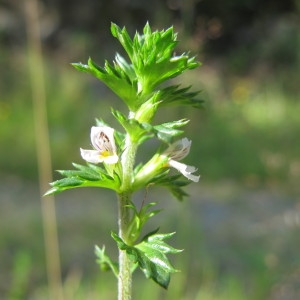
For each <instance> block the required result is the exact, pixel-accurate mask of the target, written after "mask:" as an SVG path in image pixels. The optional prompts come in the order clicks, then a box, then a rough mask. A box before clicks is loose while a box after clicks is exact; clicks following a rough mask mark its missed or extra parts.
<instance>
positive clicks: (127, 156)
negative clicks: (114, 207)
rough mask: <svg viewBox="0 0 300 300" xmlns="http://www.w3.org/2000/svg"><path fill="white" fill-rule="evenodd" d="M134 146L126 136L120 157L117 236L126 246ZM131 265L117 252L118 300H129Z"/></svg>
mask: <svg viewBox="0 0 300 300" xmlns="http://www.w3.org/2000/svg"><path fill="white" fill-rule="evenodd" d="M136 148H137V147H136V145H135V143H133V142H132V140H131V138H130V135H129V134H127V136H126V141H125V150H124V152H123V155H122V160H121V162H122V168H123V176H122V187H121V190H122V192H121V193H120V194H118V201H119V220H118V221H119V222H118V224H119V236H120V238H121V239H122V240H123V241H124V242H125V243H127V244H130V240H129V239H128V227H129V223H130V208H128V205H129V204H130V198H131V194H132V192H131V188H132V175H133V166H134V160H135V154H136ZM131 266H132V263H131V261H130V259H129V257H128V255H127V253H126V252H125V251H122V250H119V276H118V300H130V299H131V286H132V274H131Z"/></svg>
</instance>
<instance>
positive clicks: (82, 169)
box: [45, 163, 120, 196]
mask: <svg viewBox="0 0 300 300" xmlns="http://www.w3.org/2000/svg"><path fill="white" fill-rule="evenodd" d="M73 166H74V167H75V168H76V169H77V170H60V171H58V172H59V173H60V174H61V175H63V176H65V178H63V179H59V180H56V181H54V182H52V183H51V184H50V185H51V186H52V188H51V189H50V190H49V191H47V192H46V193H45V196H47V195H51V194H56V193H60V192H62V191H65V190H68V189H72V188H77V187H102V188H108V189H112V190H115V191H118V190H119V187H120V179H119V176H118V175H117V174H116V173H114V177H111V176H110V175H108V173H107V171H106V170H104V169H103V168H101V167H99V166H96V165H94V164H88V165H87V166H83V165H79V164H75V163H73Z"/></svg>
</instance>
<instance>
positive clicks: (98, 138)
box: [80, 126, 119, 164]
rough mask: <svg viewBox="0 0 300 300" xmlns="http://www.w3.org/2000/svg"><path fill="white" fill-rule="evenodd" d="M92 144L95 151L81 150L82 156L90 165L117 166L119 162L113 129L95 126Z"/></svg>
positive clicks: (92, 133)
mask: <svg viewBox="0 0 300 300" xmlns="http://www.w3.org/2000/svg"><path fill="white" fill-rule="evenodd" d="M91 142H92V145H93V147H94V149H95V150H85V149H81V148H80V153H81V156H82V158H83V159H84V160H86V161H88V162H90V163H94V164H97V163H102V162H103V163H106V164H115V163H117V162H118V160H119V157H118V155H117V150H116V145H115V139H114V129H113V128H111V127H106V126H100V127H96V126H93V127H92V129H91Z"/></svg>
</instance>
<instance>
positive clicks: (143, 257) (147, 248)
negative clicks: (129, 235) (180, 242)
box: [112, 233, 181, 289]
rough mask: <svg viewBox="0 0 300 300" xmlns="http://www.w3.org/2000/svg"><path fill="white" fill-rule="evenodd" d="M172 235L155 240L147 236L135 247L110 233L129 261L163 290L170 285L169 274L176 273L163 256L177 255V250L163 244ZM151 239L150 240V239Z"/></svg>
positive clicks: (165, 235) (160, 236) (158, 237)
mask: <svg viewBox="0 0 300 300" xmlns="http://www.w3.org/2000/svg"><path fill="white" fill-rule="evenodd" d="M172 235H173V233H172V234H164V235H162V234H160V235H158V236H157V237H156V238H155V237H153V235H148V236H147V238H146V239H145V240H143V241H142V242H141V243H140V244H138V245H135V246H129V245H127V244H126V243H124V241H123V240H122V239H121V238H120V237H119V236H118V235H117V234H116V233H112V237H113V239H114V240H115V241H116V242H117V244H118V247H119V248H120V249H121V250H123V251H126V253H127V254H128V255H129V257H130V259H131V260H132V261H133V262H135V263H137V264H138V266H139V267H140V269H141V270H142V271H143V272H144V274H145V276H146V277H147V278H151V279H152V280H154V281H155V282H156V283H158V284H159V285H160V286H162V287H163V288H165V289H167V288H168V285H169V283H170V274H171V273H174V272H177V270H176V269H175V268H174V267H173V266H172V265H171V263H170V261H169V259H168V258H167V256H166V255H165V254H167V253H178V252H180V251H181V250H177V249H175V248H173V247H171V246H169V245H167V244H166V243H165V242H163V240H164V239H166V238H169V237H170V236H172ZM151 236H152V237H153V238H152V239H150V237H151Z"/></svg>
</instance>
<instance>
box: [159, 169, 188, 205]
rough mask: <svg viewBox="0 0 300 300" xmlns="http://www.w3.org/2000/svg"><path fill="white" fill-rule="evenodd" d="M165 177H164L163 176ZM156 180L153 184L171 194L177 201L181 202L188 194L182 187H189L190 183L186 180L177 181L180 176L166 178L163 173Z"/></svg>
mask: <svg viewBox="0 0 300 300" xmlns="http://www.w3.org/2000/svg"><path fill="white" fill-rule="evenodd" d="M164 175H165V176H164ZM164 175H163V176H160V177H158V178H157V179H156V181H155V184H156V185H158V186H164V187H166V188H167V189H169V191H170V192H171V194H172V195H173V196H174V197H175V198H176V199H177V200H179V201H182V200H183V198H184V197H186V196H188V194H187V193H186V192H185V191H184V190H183V187H185V186H187V185H189V184H190V183H191V182H190V181H187V180H178V179H179V178H181V177H182V176H181V175H174V176H167V173H165V174H164Z"/></svg>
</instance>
